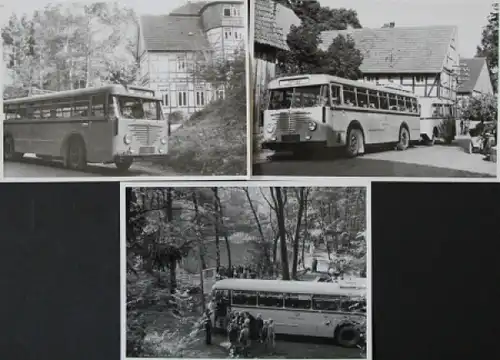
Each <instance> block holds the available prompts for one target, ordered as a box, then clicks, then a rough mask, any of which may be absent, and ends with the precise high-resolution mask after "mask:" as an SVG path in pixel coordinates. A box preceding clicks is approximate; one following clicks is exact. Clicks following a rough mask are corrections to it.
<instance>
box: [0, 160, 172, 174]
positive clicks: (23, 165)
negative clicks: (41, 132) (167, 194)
mask: <svg viewBox="0 0 500 360" xmlns="http://www.w3.org/2000/svg"><path fill="white" fill-rule="evenodd" d="M175 175H178V174H176V173H175V172H174V171H169V170H164V169H161V168H160V167H159V166H158V165H153V164H152V163H148V162H138V163H137V164H136V163H134V164H133V165H132V167H131V168H130V169H129V170H128V171H125V172H120V171H119V170H118V169H117V168H116V167H115V166H114V165H113V164H109V165H105V164H89V165H88V167H87V169H86V170H85V171H74V170H69V169H66V168H65V167H64V166H63V164H62V162H47V161H43V160H40V159H37V158H36V157H34V156H30V155H25V157H24V158H23V159H22V160H21V161H19V162H10V161H8V162H4V177H7V178H8V177H16V178H21V177H26V178H34V177H40V178H43V177H99V176H117V177H118V176H119V177H123V176H175Z"/></svg>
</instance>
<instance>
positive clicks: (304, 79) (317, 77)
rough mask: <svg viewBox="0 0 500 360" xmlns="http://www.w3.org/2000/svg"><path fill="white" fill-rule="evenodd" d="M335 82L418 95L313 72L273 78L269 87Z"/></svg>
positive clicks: (393, 92)
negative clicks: (284, 83)
mask: <svg viewBox="0 0 500 360" xmlns="http://www.w3.org/2000/svg"><path fill="white" fill-rule="evenodd" d="M285 81H288V82H293V81H296V82H298V84H295V85H280V83H282V82H285ZM330 82H334V83H336V84H341V85H349V86H358V87H363V88H366V89H369V90H377V91H385V92H388V93H391V94H396V95H402V96H408V97H414V98H416V97H417V96H416V95H415V94H414V93H412V92H406V91H402V90H398V89H394V88H391V87H386V86H382V85H376V84H372V83H368V82H363V81H357V80H349V79H344V78H341V77H338V76H333V75H327V74H311V75H294V76H284V77H280V78H276V79H273V80H271V81H270V82H269V85H268V89H280V88H285V87H300V86H311V85H321V84H327V83H330Z"/></svg>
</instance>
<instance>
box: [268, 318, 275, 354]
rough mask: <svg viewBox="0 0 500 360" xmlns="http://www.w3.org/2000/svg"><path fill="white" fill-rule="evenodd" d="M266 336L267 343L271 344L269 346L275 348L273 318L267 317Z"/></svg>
mask: <svg viewBox="0 0 500 360" xmlns="http://www.w3.org/2000/svg"><path fill="white" fill-rule="evenodd" d="M267 338H268V343H270V344H271V347H272V348H273V349H275V348H276V334H275V333H274V320H273V319H269V325H268V327H267Z"/></svg>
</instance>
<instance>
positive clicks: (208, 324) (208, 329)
mask: <svg viewBox="0 0 500 360" xmlns="http://www.w3.org/2000/svg"><path fill="white" fill-rule="evenodd" d="M204 320H205V324H204V325H205V343H206V344H207V345H212V321H211V320H210V310H206V312H205V319H204Z"/></svg>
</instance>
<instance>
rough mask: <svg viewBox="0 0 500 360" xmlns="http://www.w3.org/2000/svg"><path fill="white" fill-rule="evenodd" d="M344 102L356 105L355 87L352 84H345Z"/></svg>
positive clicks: (348, 104)
mask: <svg viewBox="0 0 500 360" xmlns="http://www.w3.org/2000/svg"><path fill="white" fill-rule="evenodd" d="M343 93H344V104H345V105H347V106H356V94H355V92H354V88H353V87H350V86H344V91H343Z"/></svg>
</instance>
